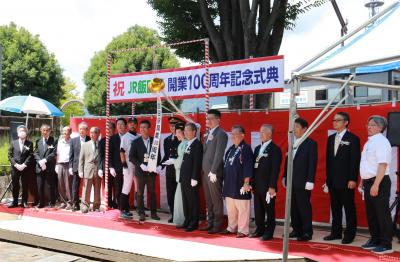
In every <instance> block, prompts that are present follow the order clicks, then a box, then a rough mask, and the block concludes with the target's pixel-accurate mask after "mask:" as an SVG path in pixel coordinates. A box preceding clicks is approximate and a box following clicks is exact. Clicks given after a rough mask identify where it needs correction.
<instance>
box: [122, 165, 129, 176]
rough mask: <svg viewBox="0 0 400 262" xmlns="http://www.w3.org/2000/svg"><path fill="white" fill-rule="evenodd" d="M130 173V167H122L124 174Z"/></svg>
mask: <svg viewBox="0 0 400 262" xmlns="http://www.w3.org/2000/svg"><path fill="white" fill-rule="evenodd" d="M128 173H129V170H128V168H126V167H125V168H123V169H122V174H123V175H124V176H127V175H128Z"/></svg>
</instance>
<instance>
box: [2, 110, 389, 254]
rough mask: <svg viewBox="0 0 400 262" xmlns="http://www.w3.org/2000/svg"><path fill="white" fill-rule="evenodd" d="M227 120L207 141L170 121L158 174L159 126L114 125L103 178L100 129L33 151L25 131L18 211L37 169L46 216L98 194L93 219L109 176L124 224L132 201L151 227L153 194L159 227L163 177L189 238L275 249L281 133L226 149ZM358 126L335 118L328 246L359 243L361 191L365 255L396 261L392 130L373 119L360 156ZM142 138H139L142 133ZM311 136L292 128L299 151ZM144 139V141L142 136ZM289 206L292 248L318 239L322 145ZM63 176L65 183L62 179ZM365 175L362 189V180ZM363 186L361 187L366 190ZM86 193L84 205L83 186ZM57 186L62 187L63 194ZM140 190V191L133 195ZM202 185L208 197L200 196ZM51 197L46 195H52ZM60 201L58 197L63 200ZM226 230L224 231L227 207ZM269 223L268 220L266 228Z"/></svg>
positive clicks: (235, 135) (300, 125) (297, 168)
mask: <svg viewBox="0 0 400 262" xmlns="http://www.w3.org/2000/svg"><path fill="white" fill-rule="evenodd" d="M220 122H221V113H220V112H219V111H218V110H215V109H211V110H209V111H208V112H207V116H206V127H207V132H206V134H205V135H204V139H203V141H201V139H199V132H200V130H199V126H198V125H196V124H194V123H191V122H188V123H185V122H184V121H183V120H181V119H179V118H177V117H170V118H169V125H170V131H171V134H170V135H169V136H168V137H166V138H165V139H164V157H163V158H162V159H161V157H160V152H158V154H159V155H158V158H157V159H158V160H157V170H156V172H154V170H151V171H150V170H148V166H147V165H148V163H149V156H150V152H151V151H152V145H153V137H151V136H150V134H149V130H150V128H151V124H150V122H149V121H148V120H142V121H141V122H140V124H138V121H137V120H136V118H134V117H132V118H129V120H128V121H126V120H125V119H124V118H119V119H117V121H116V129H117V132H116V133H115V134H114V130H115V124H114V123H111V122H110V123H108V128H107V130H108V132H109V133H108V135H109V136H110V139H109V154H108V156H109V158H108V163H109V165H108V166H109V169H108V170H105V155H106V154H105V144H106V140H105V139H106V138H105V137H104V138H102V139H101V140H100V141H98V138H99V133H100V131H99V129H98V128H97V127H92V128H91V129H90V133H89V136H88V132H89V129H88V125H87V124H86V123H84V122H82V123H80V124H79V136H78V137H76V138H73V139H71V138H70V135H71V129H70V128H69V127H65V128H64V129H63V134H62V137H61V138H60V139H59V140H58V141H57V140H55V139H54V138H53V137H51V136H49V135H50V128H49V126H47V125H43V126H42V127H41V132H42V138H40V139H39V140H37V141H36V144H35V147H34V146H33V144H32V142H30V141H28V140H27V138H26V134H27V130H26V127H24V126H20V127H18V139H17V140H15V141H13V143H12V144H11V146H10V151H9V158H10V162H11V165H12V181H13V198H14V200H13V202H12V203H11V205H10V207H15V206H17V205H18V195H19V180H20V178H21V177H22V180H23V181H22V185H23V190H22V191H23V194H22V205H23V206H26V204H27V199H26V195H27V194H26V191H27V186H28V185H27V184H26V183H24V178H23V177H24V170H26V168H27V167H28V166H29V165H34V166H35V171H36V178H37V188H38V207H44V206H47V205H50V206H53V205H54V204H55V202H56V199H57V198H59V199H60V200H61V202H62V204H61V205H62V207H63V208H66V209H72V210H75V211H76V210H79V209H80V210H81V211H82V212H84V213H85V212H88V211H89V208H90V193H91V190H92V187H93V188H94V201H93V206H92V209H93V210H94V211H96V210H99V208H100V191H101V190H100V189H101V183H102V178H103V176H104V174H105V173H106V172H108V174H109V175H108V178H109V179H108V182H109V183H108V185H106V186H107V187H108V196H107V197H108V205H109V207H111V208H119V209H120V212H121V213H120V216H121V218H124V219H132V217H133V215H132V213H131V212H130V209H131V207H132V206H131V205H130V202H129V195H130V193H131V191H133V192H134V193H133V194H134V199H135V201H134V205H135V203H136V207H137V213H138V215H139V219H140V220H141V221H144V220H145V219H146V216H147V215H146V214H145V208H144V192H145V191H144V190H145V188H147V192H148V196H149V203H150V212H151V218H152V219H154V220H159V219H160V218H159V217H158V215H157V209H156V206H157V205H156V193H155V178H156V175H157V173H160V172H161V170H162V169H164V168H165V175H166V189H167V200H168V201H167V202H168V205H169V208H170V213H171V217H170V219H169V220H168V222H170V223H172V222H173V223H175V224H176V227H177V228H180V229H184V230H185V231H187V232H191V231H194V230H197V229H199V230H202V231H207V232H208V233H209V234H216V233H220V234H235V235H236V237H238V238H242V237H252V238H254V237H259V238H261V240H270V239H272V238H273V235H274V231H275V225H276V221H275V201H276V198H277V197H279V195H278V192H277V189H278V187H277V183H278V181H279V174H280V171H281V166H282V165H281V163H282V162H283V160H284V159H283V156H282V149H281V148H280V147H279V146H278V145H277V144H276V143H274V141H273V135H274V127H273V126H272V125H270V124H263V125H262V126H261V127H260V139H261V143H260V144H259V145H258V146H256V148H255V150H254V152H253V150H252V147H251V146H250V145H249V144H247V143H246V142H245V129H244V127H243V126H240V125H234V126H233V127H232V129H231V134H230V139H231V142H232V146H230V147H229V148H226V147H227V144H228V135H227V133H226V132H225V131H224V130H223V129H222V128H221V127H220ZM349 124H350V117H349V115H348V114H347V113H345V112H338V113H336V115H335V116H334V118H333V128H334V129H335V131H336V132H335V134H332V135H330V136H329V137H328V140H327V150H326V183H325V184H324V186H323V190H324V192H326V193H329V195H330V206H331V213H332V226H331V232H330V234H329V235H328V236H326V237H324V240H325V241H331V240H335V239H341V242H342V243H343V244H349V243H351V242H352V241H353V240H354V238H355V235H356V229H357V218H356V207H355V200H354V198H355V191H356V190H357V189H358V191H360V192H361V193H363V194H364V198H365V205H366V211H367V218H368V226H369V230H370V233H371V239H370V240H369V241H368V242H367V243H366V244H364V245H363V246H362V247H363V248H365V249H371V250H373V251H374V252H376V253H388V252H391V251H392V246H391V240H392V230H393V229H392V219H391V215H390V210H389V194H390V179H389V176H388V175H389V165H390V161H391V146H390V143H389V141H388V140H387V138H386V137H385V136H384V135H383V134H382V133H383V132H384V130H385V129H386V125H387V124H386V120H385V118H384V117H381V116H371V117H370V118H369V120H368V125H367V129H368V136H369V138H368V141H367V142H366V144H365V145H364V148H363V150H362V152H361V150H360V139H359V138H358V137H357V136H356V135H355V134H353V133H351V132H350V131H349V130H348V127H349ZM137 128H139V130H138V131H137ZM307 128H308V123H307V121H306V120H305V119H302V118H297V119H296V120H295V125H294V137H295V144H296V141H297V140H298V139H300V138H301V137H302V136H303V134H304V133H305V132H306V130H307ZM137 132H138V133H137ZM293 154H294V158H293V179H292V196H291V197H292V199H291V203H292V204H291V224H292V228H293V231H292V232H291V233H290V234H289V237H290V238H296V239H297V240H298V241H309V240H311V239H312V235H313V228H312V205H311V201H310V199H311V192H312V191H313V190H314V181H315V175H316V168H317V162H318V153H317V142H316V141H314V140H313V139H311V138H306V139H305V140H303V142H301V144H300V145H297V147H295V148H294V152H293ZM283 173H284V175H283V179H282V184H283V186H284V187H286V174H287V158H286V161H285V163H284V172H283ZM56 174H57V175H56ZM359 175H360V177H361V179H358V176H359ZM358 181H360V182H358ZM80 183H83V191H82V198H81V201H80V200H79V185H80ZM56 185H57V186H56ZM132 185H134V189H133V190H132ZM200 185H201V187H200ZM200 188H202V189H203V190H204V195H205V200H206V207H207V223H206V224H205V225H204V226H202V227H200V228H199V216H200V198H199V193H200V192H199V190H200ZM46 192H47V193H46ZM56 192H57V193H58V194H57V193H56ZM252 197H253V198H254V214H255V224H256V230H255V231H254V232H250V229H249V224H250V209H251V202H250V201H251V198H252ZM224 200H225V204H226V211H227V215H228V225H227V227H224V222H223V220H224V202H223V201H224ZM343 208H344V213H345V217H346V229H345V230H343V226H342V216H343V214H342V209H343ZM265 215H267V220H266V221H265Z"/></svg>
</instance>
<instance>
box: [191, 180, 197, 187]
mask: <svg viewBox="0 0 400 262" xmlns="http://www.w3.org/2000/svg"><path fill="white" fill-rule="evenodd" d="M198 183H199V182H197V180H194V179H192V180H190V185H191V186H192V187H195V186H197V184H198Z"/></svg>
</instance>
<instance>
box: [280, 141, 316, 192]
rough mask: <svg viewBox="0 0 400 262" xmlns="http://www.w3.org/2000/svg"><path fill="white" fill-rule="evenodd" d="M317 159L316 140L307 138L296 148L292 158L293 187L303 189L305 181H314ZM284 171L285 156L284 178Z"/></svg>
mask: <svg viewBox="0 0 400 262" xmlns="http://www.w3.org/2000/svg"><path fill="white" fill-rule="evenodd" d="M317 161H318V148H317V142H315V141H314V140H312V139H311V138H307V139H306V140H304V141H303V143H301V145H300V146H299V147H298V148H297V152H296V155H295V156H294V159H293V183H292V185H293V188H296V189H304V188H305V186H306V183H307V182H310V183H314V179H315V172H316V171H317ZM286 173H287V157H286V161H285V172H284V174H283V176H284V177H285V178H286Z"/></svg>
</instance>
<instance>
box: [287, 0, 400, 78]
mask: <svg viewBox="0 0 400 262" xmlns="http://www.w3.org/2000/svg"><path fill="white" fill-rule="evenodd" d="M397 4H399V1H395V2H393V3H392V4H391V5H389V6H388V7H387V8H385V9H384V10H382V11H381V12H380V13H378V14H376V15H375V16H373V17H371V18H370V19H368V20H367V21H366V22H364V23H363V24H361V25H360V26H359V27H357V28H356V29H354V30H353V31H351V32H350V33H348V34H347V35H345V36H343V37H341V38H340V39H339V40H337V41H336V42H334V43H333V44H331V45H329V46H328V47H327V48H326V49H324V50H323V51H321V52H320V53H318V54H317V55H315V56H314V57H313V58H311V59H309V60H307V62H305V63H304V64H302V65H301V66H299V67H298V68H297V69H295V70H294V72H299V71H300V70H303V69H304V68H305V67H306V66H308V65H310V64H311V63H313V62H314V61H315V60H317V59H318V58H320V57H321V56H323V55H325V54H326V53H328V52H329V51H331V50H332V49H333V48H335V47H337V46H338V45H340V44H341V43H343V42H344V41H346V40H347V39H349V38H350V37H352V36H353V35H355V34H357V33H358V32H359V31H361V30H362V29H364V28H365V27H366V26H368V25H370V24H371V23H373V22H375V21H376V20H378V19H379V18H380V17H382V16H383V15H385V14H386V13H387V12H389V11H390V10H391V9H392V8H393V7H395V6H396V5H397Z"/></svg>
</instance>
